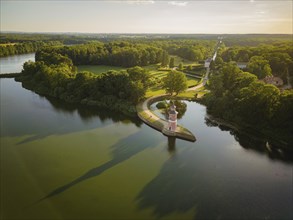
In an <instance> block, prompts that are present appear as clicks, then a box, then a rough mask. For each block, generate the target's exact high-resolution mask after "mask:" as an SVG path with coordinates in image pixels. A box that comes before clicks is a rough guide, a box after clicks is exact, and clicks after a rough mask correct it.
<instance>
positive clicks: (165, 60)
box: [161, 51, 169, 67]
mask: <svg viewBox="0 0 293 220" xmlns="http://www.w3.org/2000/svg"><path fill="white" fill-rule="evenodd" d="M168 64H169V54H168V53H167V52H166V51H163V55H162V63H161V66H162V67H166V66H168Z"/></svg>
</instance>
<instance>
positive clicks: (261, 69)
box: [247, 56, 272, 79]
mask: <svg viewBox="0 0 293 220" xmlns="http://www.w3.org/2000/svg"><path fill="white" fill-rule="evenodd" d="M247 69H248V71H249V72H251V73H253V74H255V75H256V76H257V77H258V78H259V79H263V78H265V77H266V76H271V75H272V69H271V67H270V64H269V61H268V60H265V59H264V58H263V57H261V56H253V57H251V58H250V60H249V63H248V64H247Z"/></svg>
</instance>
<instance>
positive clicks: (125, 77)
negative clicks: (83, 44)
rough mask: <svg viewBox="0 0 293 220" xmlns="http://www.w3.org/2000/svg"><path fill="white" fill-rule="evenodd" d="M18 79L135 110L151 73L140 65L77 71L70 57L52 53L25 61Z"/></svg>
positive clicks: (71, 98)
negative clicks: (33, 60)
mask: <svg viewBox="0 0 293 220" xmlns="http://www.w3.org/2000/svg"><path fill="white" fill-rule="evenodd" d="M43 56H44V54H43ZM17 80H19V81H21V82H22V83H23V86H24V87H26V88H29V89H31V90H33V91H35V92H37V93H39V94H42V95H47V96H52V97H55V98H58V99H61V100H64V101H66V102H72V103H81V104H87V105H93V106H100V107H105V108H107V109H112V110H118V111H120V112H123V113H126V114H133V113H135V111H136V110H135V104H136V103H137V102H139V101H140V100H141V99H142V98H144V96H145V92H146V90H147V88H148V84H149V74H147V72H146V70H144V69H143V68H141V67H132V68H129V69H127V70H126V71H120V72H116V71H109V72H107V73H103V74H98V75H95V74H93V73H90V72H79V73H77V72H76V68H75V67H74V65H73V62H72V61H71V60H70V58H68V57H67V56H64V55H61V54H58V53H52V54H51V55H46V59H45V61H44V60H41V61H36V62H31V61H29V62H26V63H25V64H24V66H23V71H22V76H21V77H18V78H17Z"/></svg>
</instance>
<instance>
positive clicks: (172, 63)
mask: <svg viewBox="0 0 293 220" xmlns="http://www.w3.org/2000/svg"><path fill="white" fill-rule="evenodd" d="M174 60H175V59H174V57H171V58H170V62H169V67H170V68H173V67H174V66H175V64H174V62H175V61H174Z"/></svg>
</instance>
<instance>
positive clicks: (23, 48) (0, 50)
mask: <svg viewBox="0 0 293 220" xmlns="http://www.w3.org/2000/svg"><path fill="white" fill-rule="evenodd" d="M52 45H61V43H60V42H59V41H50V42H43V41H35V42H24V43H13V44H0V57H5V56H11V55H17V54H25V53H32V52H35V51H36V50H38V49H40V48H42V47H45V46H52Z"/></svg>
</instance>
